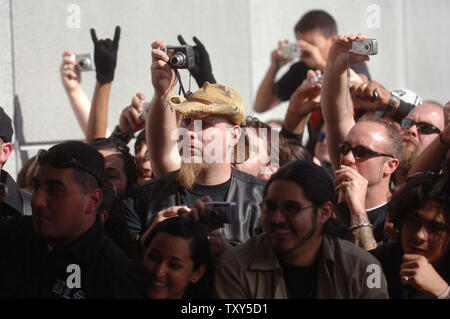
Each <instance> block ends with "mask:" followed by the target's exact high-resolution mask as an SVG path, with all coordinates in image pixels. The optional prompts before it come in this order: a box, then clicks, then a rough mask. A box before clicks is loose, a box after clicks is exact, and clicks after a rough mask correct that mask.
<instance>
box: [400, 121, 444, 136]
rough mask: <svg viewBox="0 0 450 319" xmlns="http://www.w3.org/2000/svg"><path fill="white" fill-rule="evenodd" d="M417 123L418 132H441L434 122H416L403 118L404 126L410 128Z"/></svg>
mask: <svg viewBox="0 0 450 319" xmlns="http://www.w3.org/2000/svg"><path fill="white" fill-rule="evenodd" d="M413 125H415V126H416V127H417V132H419V133H420V134H440V133H441V130H440V129H438V128H437V127H436V126H434V125H433V124H430V123H427V122H414V121H413V120H410V119H403V120H402V125H401V126H402V128H404V129H408V128H410V127H411V126H413Z"/></svg>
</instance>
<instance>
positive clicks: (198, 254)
mask: <svg viewBox="0 0 450 319" xmlns="http://www.w3.org/2000/svg"><path fill="white" fill-rule="evenodd" d="M158 233H167V234H170V235H174V236H178V237H181V238H184V239H187V240H189V241H190V245H189V246H190V248H191V257H192V260H193V262H194V268H193V270H197V269H198V268H199V267H200V266H201V265H205V266H206V272H205V274H204V275H203V277H202V278H201V279H200V280H199V281H198V282H197V283H195V284H193V283H189V285H188V287H187V289H186V291H185V293H184V296H183V298H189V299H190V298H208V297H209V296H210V294H211V288H212V273H213V271H212V261H211V254H210V251H209V241H208V237H207V235H206V232H205V231H204V230H203V227H202V226H201V225H200V224H199V223H198V222H197V221H195V220H192V219H187V218H183V217H172V218H168V219H166V220H164V221H162V222H160V223H158V224H156V226H155V227H154V228H153V229H152V231H151V232H150V234H149V235H148V237H147V239H146V240H145V250H147V248H148V246H149V245H150V243H151V242H152V240H153V239H154V238H155V237H156V235H157V234H158Z"/></svg>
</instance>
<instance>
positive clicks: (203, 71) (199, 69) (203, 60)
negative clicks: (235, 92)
mask: <svg viewBox="0 0 450 319" xmlns="http://www.w3.org/2000/svg"><path fill="white" fill-rule="evenodd" d="M193 40H194V42H195V44H196V45H195V46H194V47H193V48H194V53H195V67H193V68H192V69H189V72H190V73H191V75H192V76H193V77H194V79H195V81H196V82H197V84H198V87H199V88H200V87H202V86H203V83H205V82H206V81H208V82H209V83H216V79H215V78H214V75H213V73H212V66H211V61H210V59H209V54H208V51H206V48H205V46H204V45H203V43H201V42H200V40H199V39H197V37H193ZM178 41H179V42H180V44H182V45H187V43H186V41H184V39H183V37H182V36H181V35H178Z"/></svg>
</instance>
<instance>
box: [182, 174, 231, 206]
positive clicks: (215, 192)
mask: <svg viewBox="0 0 450 319" xmlns="http://www.w3.org/2000/svg"><path fill="white" fill-rule="evenodd" d="M230 184H231V178H230V179H229V180H227V181H226V182H225V183H222V184H219V185H201V184H194V186H193V187H192V189H187V188H184V187H181V186H180V188H179V193H180V202H181V203H183V204H184V205H186V206H188V207H193V206H194V202H195V201H196V200H197V199H201V198H202V197H203V196H206V195H208V196H210V197H211V199H212V200H213V201H216V202H223V201H225V200H226V198H227V193H228V189H229V188H230Z"/></svg>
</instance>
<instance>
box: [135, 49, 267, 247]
mask: <svg viewBox="0 0 450 319" xmlns="http://www.w3.org/2000/svg"><path fill="white" fill-rule="evenodd" d="M164 47H165V44H164V43H163V42H162V41H156V42H154V43H153V44H152V48H153V50H152V60H153V63H152V67H151V71H152V84H153V87H154V89H155V93H154V96H153V99H152V101H151V103H150V106H149V111H148V112H147V124H146V132H147V143H148V147H149V155H150V161H151V167H152V169H153V174H154V176H155V178H153V179H152V180H150V181H148V182H146V183H144V184H142V185H140V186H139V187H138V189H136V194H137V198H138V201H137V205H136V211H137V212H138V213H139V214H140V215H141V216H142V221H143V223H142V224H143V226H145V229H147V227H148V226H149V225H150V224H151V223H152V222H154V221H156V222H157V221H161V220H163V219H165V218H168V217H173V216H178V214H179V213H180V212H186V211H190V208H192V207H193V206H194V202H195V201H196V200H198V199H202V198H203V197H204V196H210V197H211V199H212V200H213V201H219V202H236V207H237V212H236V216H235V219H234V222H232V223H229V224H225V226H224V227H223V228H221V230H220V231H216V232H212V233H210V234H209V236H210V244H212V243H213V242H217V243H219V242H220V246H222V247H223V248H224V247H225V246H226V245H227V244H226V242H225V240H223V238H225V239H226V240H227V241H228V242H231V243H232V244H239V243H242V242H244V241H246V240H247V239H248V238H249V237H251V236H253V235H255V234H256V233H257V232H258V231H259V228H260V227H259V214H260V210H259V206H258V203H259V202H261V194H262V190H263V187H264V184H265V182H264V181H263V180H262V179H259V178H256V177H254V176H252V175H250V174H246V173H244V172H240V171H237V170H235V169H234V168H232V162H233V159H234V155H235V153H234V148H235V145H236V144H237V143H238V141H239V139H240V137H241V129H242V128H241V126H244V125H245V115H244V105H243V101H242V98H241V96H240V95H239V93H238V92H237V91H235V90H233V89H232V88H229V87H226V86H224V85H219V84H210V83H209V82H205V83H204V84H203V86H202V87H201V88H200V89H199V90H198V91H196V92H195V93H193V94H191V95H190V96H187V97H186V98H185V97H182V96H171V95H172V91H173V88H174V86H175V84H176V82H177V80H176V74H175V71H174V70H173V69H172V68H171V66H170V65H169V63H168V61H169V57H168V55H167V54H166V53H165V52H164V51H162V50H161V49H162V48H164ZM177 117H178V119H177ZM175 133H176V134H175ZM179 136H181V137H182V138H181V139H180V141H179V142H180V145H183V147H182V148H181V149H180V153H179V151H178V148H177V139H179ZM180 155H181V156H180ZM180 208H183V210H182V211H180V210H179V209H180ZM218 226H219V227H220V226H223V225H218ZM145 229H143V230H144V231H145ZM143 237H145V235H144V236H143ZM212 245H213V244H212ZM228 246H229V244H228Z"/></svg>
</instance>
